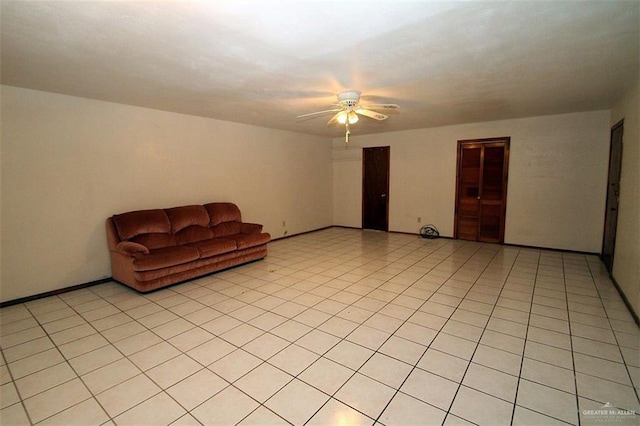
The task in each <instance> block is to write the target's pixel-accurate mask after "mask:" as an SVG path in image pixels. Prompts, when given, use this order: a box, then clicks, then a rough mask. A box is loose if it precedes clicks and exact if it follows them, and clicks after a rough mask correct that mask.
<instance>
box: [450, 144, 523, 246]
mask: <svg viewBox="0 0 640 426" xmlns="http://www.w3.org/2000/svg"><path fill="white" fill-rule="evenodd" d="M498 142H502V143H504V163H503V171H502V194H503V199H504V202H503V203H502V212H501V215H502V219H501V221H500V238H499V242H498V243H497V244H504V234H505V227H506V221H507V188H508V183H509V151H510V146H511V136H503V137H496V138H484V139H464V140H459V141H458V145H457V148H456V192H455V209H454V215H453V238H455V239H458V210H459V205H458V204H459V202H458V201H459V199H458V196H459V193H458V191H459V187H460V167H461V160H462V148H463V146H465V145H490V144H494V143H498ZM483 165H484V150H483V151H482V154H481V156H480V178H481V179H482V172H483ZM480 191H481V190H480ZM480 202H481V204H480V205H481V206H482V200H480ZM481 217H482V207H480V218H479V220H481ZM478 226H480V225H478Z"/></svg>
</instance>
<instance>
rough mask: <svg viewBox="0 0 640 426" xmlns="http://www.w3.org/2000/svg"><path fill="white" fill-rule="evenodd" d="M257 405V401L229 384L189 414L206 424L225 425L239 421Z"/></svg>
mask: <svg viewBox="0 0 640 426" xmlns="http://www.w3.org/2000/svg"><path fill="white" fill-rule="evenodd" d="M257 407H258V403H257V402H256V401H254V400H253V399H251V398H249V397H248V396H247V395H245V394H244V393H242V392H241V391H240V390H238V389H236V388H234V387H233V386H229V387H227V388H226V389H224V390H223V391H221V392H219V393H217V394H216V395H215V396H213V397H211V398H210V399H208V400H207V401H205V402H204V403H202V404H201V405H199V406H198V407H196V408H195V409H193V410H192V411H191V415H192V416H193V417H195V418H196V419H197V420H198V421H199V422H201V423H202V424H206V425H221V426H227V425H232V424H236V423H239V422H240V421H241V420H242V419H243V418H245V417H246V416H247V415H248V414H249V413H251V412H252V411H253V410H255V409H256V408H257Z"/></svg>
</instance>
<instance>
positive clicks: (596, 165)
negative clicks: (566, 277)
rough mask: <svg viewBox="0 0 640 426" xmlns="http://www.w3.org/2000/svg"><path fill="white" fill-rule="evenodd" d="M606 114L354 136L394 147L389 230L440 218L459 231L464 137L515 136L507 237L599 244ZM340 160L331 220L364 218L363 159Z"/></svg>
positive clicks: (444, 227) (568, 245)
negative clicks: (458, 167) (460, 162)
mask: <svg viewBox="0 0 640 426" xmlns="http://www.w3.org/2000/svg"><path fill="white" fill-rule="evenodd" d="M609 120H610V114H609V111H595V112H585V113H576V114H564V115H555V116H545V117H533V118H525V119H514V120H503V121H495V122H486V123H473V124H465V125H458V126H447V127H439V128H430V129H420V130H411V131H403V132H394V133H384V134H377V135H363V136H357V128H355V127H354V129H352V137H351V139H350V142H349V144H350V146H351V148H352V149H354V147H371V146H390V147H391V164H390V175H391V176H390V190H389V202H390V206H389V230H391V231H400V232H411V233H417V232H418V231H419V229H420V227H421V226H422V225H424V224H427V223H433V224H434V225H435V226H436V227H437V228H438V230H439V231H440V233H441V235H443V236H452V235H453V225H454V209H455V181H456V148H457V141H458V140H463V139H480V138H490V137H502V136H510V137H511V145H510V146H511V151H510V158H509V183H508V192H507V216H506V225H505V228H506V229H505V242H506V243H510V244H522V245H530V246H537V247H548V248H558V249H568V250H576V251H586V252H593V253H599V252H600V247H601V244H602V229H603V222H604V200H605V196H606V178H607V163H608V147H609ZM333 143H334V151H335V150H339V149H340V148H341V147H342V148H343V149H344V140H342V139H335V140H334V142H333ZM334 157H335V156H334ZM333 168H334V223H335V224H336V225H343V226H353V227H360V226H361V212H360V211H361V200H362V195H361V192H362V190H361V188H362V164H361V160H360V159H353V160H352V161H336V160H335V159H334V163H333ZM418 217H421V218H422V222H421V223H418V221H417V218H418Z"/></svg>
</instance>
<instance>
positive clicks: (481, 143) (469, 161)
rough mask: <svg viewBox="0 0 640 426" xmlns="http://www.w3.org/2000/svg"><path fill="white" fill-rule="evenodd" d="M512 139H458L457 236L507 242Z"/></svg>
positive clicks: (466, 238) (490, 241)
mask: <svg viewBox="0 0 640 426" xmlns="http://www.w3.org/2000/svg"><path fill="white" fill-rule="evenodd" d="M510 141H511V138H509V137H504V138H491V139H475V140H463V141H458V167H457V177H456V179H457V181H456V209H455V218H454V237H455V238H459V239H461V240H471V241H482V242H487V243H499V244H502V243H504V224H505V214H506V209H507V179H508V171H509V143H510Z"/></svg>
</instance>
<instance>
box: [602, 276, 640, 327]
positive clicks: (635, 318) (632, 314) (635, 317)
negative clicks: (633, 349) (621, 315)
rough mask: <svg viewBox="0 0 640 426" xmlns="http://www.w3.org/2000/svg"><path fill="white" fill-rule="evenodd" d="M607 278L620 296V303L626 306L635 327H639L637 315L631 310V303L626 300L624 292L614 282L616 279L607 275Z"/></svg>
mask: <svg viewBox="0 0 640 426" xmlns="http://www.w3.org/2000/svg"><path fill="white" fill-rule="evenodd" d="M609 278H610V279H611V282H612V283H613V286H614V287H615V288H616V290H618V293H619V294H620V297H621V298H622V301H623V302H624V304H625V305H626V306H627V309H628V310H629V313H630V314H631V316H632V317H633V320H634V321H635V322H636V325H637V326H638V327H640V319H638V314H637V313H636V311H634V310H633V306H632V305H631V303H629V299H627V296H626V295H625V294H624V291H622V288H621V287H620V286H619V285H618V282H617V281H616V279H615V278H613V275H611V274H609Z"/></svg>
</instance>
